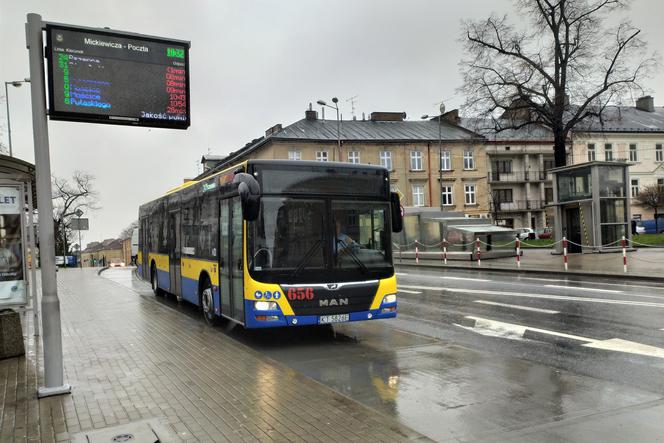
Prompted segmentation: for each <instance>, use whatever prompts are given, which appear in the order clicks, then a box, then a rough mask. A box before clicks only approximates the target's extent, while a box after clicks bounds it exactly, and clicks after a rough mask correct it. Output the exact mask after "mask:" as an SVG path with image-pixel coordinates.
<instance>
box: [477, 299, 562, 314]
mask: <svg viewBox="0 0 664 443" xmlns="http://www.w3.org/2000/svg"><path fill="white" fill-rule="evenodd" d="M475 303H482V304H484V305H491V306H502V307H504V308H510V309H520V310H522V311H532V312H540V313H542V314H560V311H552V310H551V309H540V308H531V307H530V306H519V305H510V304H507V303H498V302H495V301H486V300H475Z"/></svg>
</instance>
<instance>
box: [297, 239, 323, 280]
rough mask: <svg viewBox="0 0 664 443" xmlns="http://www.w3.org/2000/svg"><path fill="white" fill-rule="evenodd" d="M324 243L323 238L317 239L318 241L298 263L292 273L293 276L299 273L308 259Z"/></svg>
mask: <svg viewBox="0 0 664 443" xmlns="http://www.w3.org/2000/svg"><path fill="white" fill-rule="evenodd" d="M321 244H323V240H317V241H316V243H314V244H313V245H312V246H311V248H309V250H308V251H307V253H306V254H304V257H303V258H302V261H300V263H299V264H298V265H297V267H296V268H295V270H294V271H293V272H292V273H291V277H296V276H297V274H299V273H300V272H301V271H302V269H304V265H305V264H306V263H307V261H308V260H309V259H310V258H311V256H313V255H314V253H315V252H316V251H318V248H319V247H320V245H321Z"/></svg>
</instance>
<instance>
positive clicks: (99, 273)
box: [97, 266, 110, 275]
mask: <svg viewBox="0 0 664 443" xmlns="http://www.w3.org/2000/svg"><path fill="white" fill-rule="evenodd" d="M109 267H110V266H104V267H103V268H101V269H100V270H99V271H97V275H101V273H102V272H104V271H105V270H107V269H108V268H109Z"/></svg>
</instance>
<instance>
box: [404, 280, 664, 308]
mask: <svg viewBox="0 0 664 443" xmlns="http://www.w3.org/2000/svg"><path fill="white" fill-rule="evenodd" d="M401 287H402V288H406V289H421V290H424V291H446V292H453V293H466V294H471V295H477V294H484V295H498V296H500V295H504V296H509V297H526V298H542V299H546V300H563V301H573V302H580V303H605V304H608V305H627V306H641V307H648V308H664V303H653V302H643V301H633V300H614V299H610V298H590V297H572V296H569V295H553V294H526V293H523V292H508V291H487V290H484V289H456V288H437V287H433V286H419V285H401ZM624 295H626V296H632V297H654V296H642V295H630V294H624ZM656 298H659V297H656Z"/></svg>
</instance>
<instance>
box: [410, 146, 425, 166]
mask: <svg viewBox="0 0 664 443" xmlns="http://www.w3.org/2000/svg"><path fill="white" fill-rule="evenodd" d="M410 170H411V171H421V170H422V152H420V151H410Z"/></svg>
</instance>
